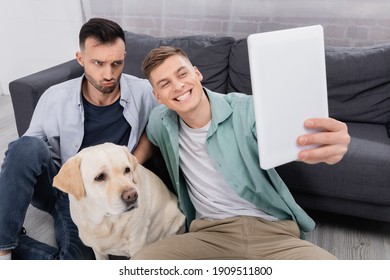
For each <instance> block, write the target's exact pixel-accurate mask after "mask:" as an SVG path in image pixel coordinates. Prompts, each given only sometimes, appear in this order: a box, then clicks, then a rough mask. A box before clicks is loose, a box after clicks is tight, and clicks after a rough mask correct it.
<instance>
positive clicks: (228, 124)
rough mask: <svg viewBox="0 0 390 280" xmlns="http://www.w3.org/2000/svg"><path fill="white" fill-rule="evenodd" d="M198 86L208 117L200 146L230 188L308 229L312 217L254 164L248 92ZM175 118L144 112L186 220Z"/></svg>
mask: <svg viewBox="0 0 390 280" xmlns="http://www.w3.org/2000/svg"><path fill="white" fill-rule="evenodd" d="M204 90H205V92H206V94H207V96H208V98H209V100H210V104H211V116H212V118H211V125H210V128H209V131H208V136H207V143H206V147H207V150H208V153H209V155H210V157H211V158H212V159H213V160H214V161H215V164H216V166H217V168H218V169H219V171H220V172H221V174H222V176H223V177H224V178H225V180H226V181H227V182H228V183H229V184H230V187H231V188H232V189H233V190H234V191H235V192H236V193H237V194H238V195H239V196H241V197H242V198H244V199H246V200H247V201H249V202H251V203H253V204H254V205H256V207H258V208H259V209H260V210H262V211H264V212H266V213H268V214H271V215H273V216H275V217H277V218H278V219H280V220H294V221H296V222H297V224H298V226H299V228H300V230H301V231H302V232H308V231H311V230H312V229H313V228H314V226H315V223H314V221H313V220H312V219H311V218H310V217H309V216H308V215H307V214H306V213H305V211H304V210H303V209H302V208H301V207H300V206H299V205H298V204H297V203H296V202H295V200H294V198H293V197H292V195H291V193H290V191H289V189H288V188H287V186H286V185H285V183H284V182H283V181H282V179H281V178H280V177H279V175H278V174H277V172H276V171H275V170H274V169H269V170H262V169H261V168H260V165H259V150H258V146H257V134H256V127H255V117H254V109H253V101H252V96H249V95H245V94H240V93H229V94H226V95H225V94H219V93H215V92H212V91H210V90H208V89H204ZM178 118H179V117H178V115H177V114H176V112H174V111H172V110H170V109H168V108H167V107H166V106H164V105H160V106H158V107H156V108H155V109H154V110H153V111H152V113H151V115H150V118H149V123H148V126H147V134H148V138H149V139H150V141H151V142H152V143H154V144H155V145H156V146H158V147H159V148H160V150H161V153H162V155H163V157H164V159H165V162H166V164H167V168H168V172H169V174H170V177H171V180H172V182H173V184H174V188H175V190H176V192H177V195H178V199H179V204H180V208H181V209H182V211H183V213H184V214H185V215H186V217H187V222H188V224H189V223H190V222H191V221H192V220H193V219H194V218H195V209H194V206H193V205H192V203H191V200H190V198H189V195H188V192H187V187H186V184H185V180H184V177H183V175H182V174H181V171H180V167H179V119H178Z"/></svg>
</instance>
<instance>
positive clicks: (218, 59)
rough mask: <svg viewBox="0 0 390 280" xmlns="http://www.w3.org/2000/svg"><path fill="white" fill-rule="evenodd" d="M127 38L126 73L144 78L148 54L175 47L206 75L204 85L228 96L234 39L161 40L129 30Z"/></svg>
mask: <svg viewBox="0 0 390 280" xmlns="http://www.w3.org/2000/svg"><path fill="white" fill-rule="evenodd" d="M125 36H126V52H127V55H126V64H125V68H124V72H125V73H128V74H131V75H134V76H137V77H141V78H144V77H145V76H144V75H143V73H142V71H141V64H142V61H143V59H144V58H145V56H146V55H147V54H148V52H149V51H150V50H152V49H153V48H157V47H159V46H162V45H169V46H175V47H179V48H182V49H183V50H184V51H185V52H187V54H188V56H189V58H190V60H191V61H192V63H193V65H194V66H197V67H198V69H199V70H200V72H201V73H202V75H203V85H204V86H206V87H207V88H209V89H211V90H214V91H217V92H221V93H226V87H227V85H226V81H227V77H228V66H229V54H230V49H231V47H232V44H233V42H234V41H235V39H234V38H232V37H216V36H215V37H213V36H182V37H165V38H157V37H153V36H150V35H143V34H136V33H132V32H129V31H125Z"/></svg>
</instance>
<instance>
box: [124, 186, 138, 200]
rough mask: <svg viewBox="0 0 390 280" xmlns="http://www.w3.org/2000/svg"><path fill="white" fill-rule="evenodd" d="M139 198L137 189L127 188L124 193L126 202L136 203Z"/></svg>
mask: <svg viewBox="0 0 390 280" xmlns="http://www.w3.org/2000/svg"><path fill="white" fill-rule="evenodd" d="M137 198H138V193H137V190H136V189H134V188H131V189H129V190H126V191H124V192H123V193H122V199H123V201H124V202H126V203H134V202H135V201H136V200H137Z"/></svg>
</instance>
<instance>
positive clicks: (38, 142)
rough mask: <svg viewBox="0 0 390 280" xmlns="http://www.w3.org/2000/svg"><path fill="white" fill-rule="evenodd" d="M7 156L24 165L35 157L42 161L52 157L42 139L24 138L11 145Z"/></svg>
mask: <svg viewBox="0 0 390 280" xmlns="http://www.w3.org/2000/svg"><path fill="white" fill-rule="evenodd" d="M6 156H7V157H11V158H13V160H18V161H19V162H20V163H21V164H22V163H23V162H26V161H27V162H29V161H30V160H31V159H32V158H35V157H37V159H39V160H40V161H42V160H46V159H47V158H48V156H50V150H49V147H48V145H47V144H46V143H45V141H43V140H42V139H39V138H37V137H31V136H22V137H21V138H19V139H17V140H15V141H13V142H11V143H10V144H9V146H8V150H7V152H6Z"/></svg>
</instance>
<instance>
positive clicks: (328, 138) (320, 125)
mask: <svg viewBox="0 0 390 280" xmlns="http://www.w3.org/2000/svg"><path fill="white" fill-rule="evenodd" d="M305 127H306V128H307V129H318V130H320V132H318V133H311V134H306V135H302V136H300V137H298V139H297V143H298V145H299V146H306V145H312V144H317V145H320V146H319V147H318V148H314V149H307V150H303V151H300V152H299V154H298V158H299V160H300V161H303V162H305V163H308V164H314V163H319V162H325V163H327V164H335V163H337V162H339V161H340V160H341V159H342V158H343V156H344V155H345V153H346V152H347V151H348V145H349V143H350V141H351V137H350V136H349V134H348V127H347V125H346V124H345V123H343V122H340V121H337V120H335V119H332V118H316V119H308V120H306V121H305Z"/></svg>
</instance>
